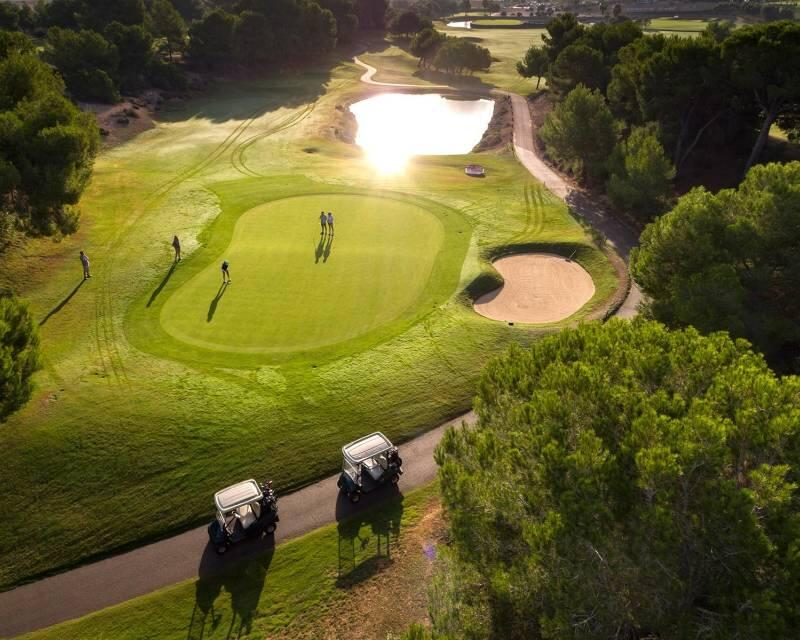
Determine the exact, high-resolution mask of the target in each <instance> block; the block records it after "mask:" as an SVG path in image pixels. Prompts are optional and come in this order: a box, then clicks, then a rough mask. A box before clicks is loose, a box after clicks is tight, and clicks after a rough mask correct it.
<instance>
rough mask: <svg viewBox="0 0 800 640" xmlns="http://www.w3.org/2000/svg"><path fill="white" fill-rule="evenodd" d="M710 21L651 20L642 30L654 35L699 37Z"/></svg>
mask: <svg viewBox="0 0 800 640" xmlns="http://www.w3.org/2000/svg"><path fill="white" fill-rule="evenodd" d="M712 22H713V21H711V20H690V19H680V18H651V19H650V20H647V22H646V23H645V25H644V30H645V31H648V32H654V33H666V34H675V35H679V36H684V37H692V36H698V35H700V34H701V33H702V32H703V31H705V29H706V28H707V27H708V25H709V24H712Z"/></svg>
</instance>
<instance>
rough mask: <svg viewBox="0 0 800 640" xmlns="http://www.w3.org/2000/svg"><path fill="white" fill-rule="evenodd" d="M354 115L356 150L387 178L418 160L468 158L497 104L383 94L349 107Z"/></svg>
mask: <svg viewBox="0 0 800 640" xmlns="http://www.w3.org/2000/svg"><path fill="white" fill-rule="evenodd" d="M350 111H352V113H353V115H354V116H355V118H356V121H357V123H358V131H357V132H356V144H357V145H358V146H360V147H361V148H362V149H363V150H364V153H365V154H366V156H367V159H368V160H369V162H370V164H372V166H373V167H375V169H376V170H377V171H378V172H379V173H381V174H383V175H387V174H394V173H400V172H401V171H402V170H403V169H404V168H405V166H406V164H407V162H408V160H409V159H410V158H411V157H413V156H421V155H439V156H441V155H462V154H465V153H469V152H470V151H471V150H472V148H473V147H474V146H475V145H476V144H478V143H479V142H480V140H481V137H482V136H483V132H484V131H485V130H486V127H487V126H488V125H489V121H490V120H491V119H492V113H493V111H494V102H493V101H492V100H485V99H480V100H452V99H447V98H445V97H443V96H441V95H439V94H404V93H384V94H381V95H378V96H374V97H372V98H367V99H366V100H362V101H360V102H356V103H354V104H352V105H350Z"/></svg>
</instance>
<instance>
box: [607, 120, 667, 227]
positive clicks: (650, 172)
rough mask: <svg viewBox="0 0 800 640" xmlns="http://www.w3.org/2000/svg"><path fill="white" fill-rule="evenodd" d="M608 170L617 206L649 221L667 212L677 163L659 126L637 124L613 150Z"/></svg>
mask: <svg viewBox="0 0 800 640" xmlns="http://www.w3.org/2000/svg"><path fill="white" fill-rule="evenodd" d="M608 171H609V174H610V175H609V179H608V183H607V184H606V192H607V193H608V197H609V198H610V200H611V202H613V203H614V206H616V207H617V208H619V209H621V210H622V211H626V212H628V213H631V214H633V215H634V216H636V217H638V218H640V219H642V220H643V221H645V222H647V221H650V220H652V219H653V218H655V217H656V216H657V215H659V214H661V213H663V212H664V210H665V209H666V207H667V205H668V204H669V199H670V196H671V194H672V179H673V178H674V177H675V167H673V166H672V163H671V162H670V161H669V158H667V156H666V154H665V153H664V148H663V147H662V146H661V143H660V142H659V141H658V132H657V131H656V130H655V127H653V126H648V127H635V128H634V129H633V130H632V131H631V134H630V135H629V136H628V138H627V139H626V140H623V141H621V142H619V143H618V144H617V146H616V148H615V149H614V151H613V152H612V153H611V157H610V158H609V164H608Z"/></svg>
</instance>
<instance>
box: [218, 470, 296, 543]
mask: <svg viewBox="0 0 800 640" xmlns="http://www.w3.org/2000/svg"><path fill="white" fill-rule="evenodd" d="M214 504H215V505H216V507H217V516H216V518H215V519H214V520H213V522H212V523H211V524H210V525H208V539H209V540H210V541H211V544H212V546H213V547H214V549H215V550H216V552H217V553H219V554H222V553H225V552H226V551H227V550H228V547H229V546H230V545H232V544H236V543H237V542H241V541H242V540H246V539H248V538H260V537H261V536H263V535H264V534H267V535H270V534H272V533H275V528H276V527H277V524H278V520H280V518H279V517H278V499H277V497H276V496H275V492H274V491H273V490H272V482H271V481H270V482H266V483H264V484H259V483H257V482H256V481H255V480H245V481H244V482H239V483H237V484H234V485H231V486H230V487H228V488H226V489H223V490H222V491H217V493H215V494H214Z"/></svg>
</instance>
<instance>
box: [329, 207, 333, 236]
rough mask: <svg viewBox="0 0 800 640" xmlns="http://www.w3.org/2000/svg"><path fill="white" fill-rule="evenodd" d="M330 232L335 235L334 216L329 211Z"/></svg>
mask: <svg viewBox="0 0 800 640" xmlns="http://www.w3.org/2000/svg"><path fill="white" fill-rule="evenodd" d="M328 231H330V232H331V235H333V214H332V213H331V212H330V211H328Z"/></svg>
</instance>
